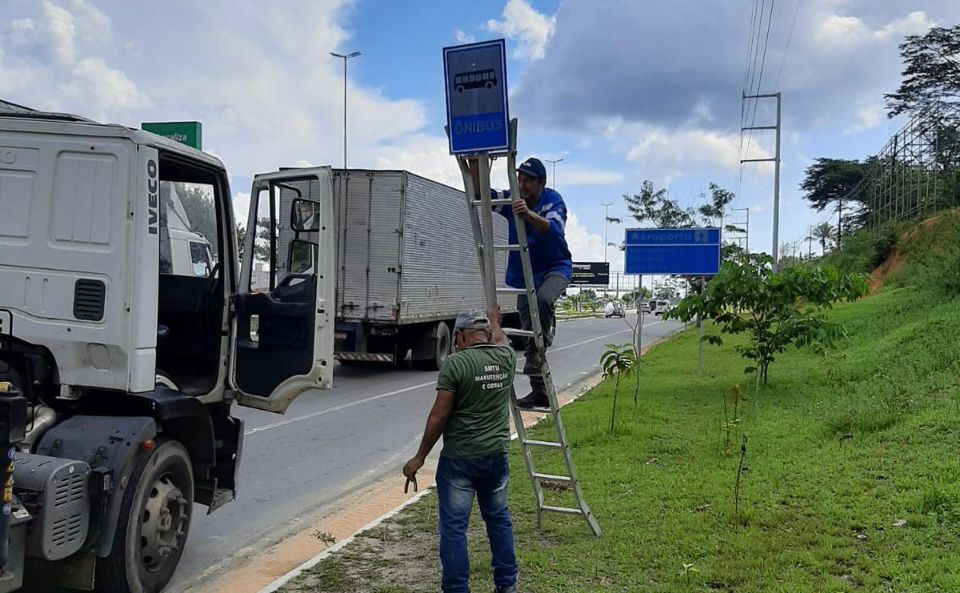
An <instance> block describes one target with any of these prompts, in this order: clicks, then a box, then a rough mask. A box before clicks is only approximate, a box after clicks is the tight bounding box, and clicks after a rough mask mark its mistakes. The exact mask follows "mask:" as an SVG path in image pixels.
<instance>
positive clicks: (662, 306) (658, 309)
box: [651, 300, 670, 315]
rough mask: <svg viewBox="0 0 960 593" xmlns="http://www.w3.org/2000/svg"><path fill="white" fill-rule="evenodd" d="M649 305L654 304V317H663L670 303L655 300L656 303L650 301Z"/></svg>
mask: <svg viewBox="0 0 960 593" xmlns="http://www.w3.org/2000/svg"><path fill="white" fill-rule="evenodd" d="M654 303H655V304H654ZM651 304H654V307H653V314H654V315H663V314H664V313H666V312H667V311H668V310H669V309H670V301H663V300H657V301H651Z"/></svg>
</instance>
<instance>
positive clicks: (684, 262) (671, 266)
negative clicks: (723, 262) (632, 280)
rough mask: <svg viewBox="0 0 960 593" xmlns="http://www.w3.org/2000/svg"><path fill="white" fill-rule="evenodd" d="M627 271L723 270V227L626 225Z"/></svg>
mask: <svg viewBox="0 0 960 593" xmlns="http://www.w3.org/2000/svg"><path fill="white" fill-rule="evenodd" d="M624 246H625V249H626V256H625V265H624V268H625V271H626V273H627V274H665V275H671V276H673V275H676V276H712V275H714V274H716V273H717V272H718V271H719V270H720V229H718V228H694V229H627V236H626V240H625V241H624Z"/></svg>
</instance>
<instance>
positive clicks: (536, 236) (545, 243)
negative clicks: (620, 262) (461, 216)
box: [490, 187, 573, 288]
mask: <svg viewBox="0 0 960 593" xmlns="http://www.w3.org/2000/svg"><path fill="white" fill-rule="evenodd" d="M490 191H491V193H492V194H493V198H494V199H503V198H509V197H510V192H509V190H508V191H504V192H499V193H498V192H496V191H495V190H490ZM494 210H495V211H496V212H498V213H499V214H500V215H502V216H503V217H504V218H506V219H507V224H508V225H509V227H510V243H513V244H516V243H517V242H518V239H517V225H516V220H515V218H514V216H513V208H512V207H511V206H509V205H506V206H498V207H495V208H494ZM531 211H533V212H534V213H536V214H538V215H540V216H541V217H543V218H545V219H546V220H547V221H548V222H549V223H550V230H548V231H547V232H546V233H545V234H540V233H539V232H538V231H537V230H536V228H534V226H533V225H532V224H530V223H529V222H527V223H525V224H526V226H527V245H528V246H529V249H530V266H531V267H532V268H533V282H534V284H536V286H540V285H541V284H543V280H544V278H546V277H547V275H548V274H551V273H553V274H560V275H562V276H563V277H564V278H566V279H567V281H569V280H571V279H572V278H573V261H572V260H571V258H570V249H569V248H567V239H566V237H565V236H564V227H565V226H566V224H567V206H566V204H564V203H563V197H562V196H561V195H560V194H559V192H556V191H554V190H552V189H550V188H549V187H545V188H543V191H542V192H541V193H540V198H539V199H538V200H537V203H536V204H535V205H534V207H533V208H531ZM506 284H507V286H512V287H513V288H524V282H523V268H522V267H521V264H520V254H519V253H518V252H516V251H511V252H510V257H509V259H508V260H507V278H506Z"/></svg>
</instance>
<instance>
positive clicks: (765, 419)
mask: <svg viewBox="0 0 960 593" xmlns="http://www.w3.org/2000/svg"><path fill="white" fill-rule="evenodd" d="M835 315H836V318H837V319H838V320H842V321H844V322H845V323H846V324H847V327H848V328H849V330H850V333H851V335H853V336H856V337H855V338H851V339H850V340H848V341H847V343H846V344H845V345H844V347H842V348H840V349H839V350H838V351H837V352H834V353H830V354H827V355H818V354H815V353H814V352H812V351H807V350H804V351H792V352H788V353H787V354H786V355H785V356H784V357H783V358H782V360H780V361H778V362H777V363H775V365H774V366H773V367H771V383H770V385H769V386H768V387H767V388H765V389H761V392H760V395H759V397H757V398H755V399H751V400H750V401H748V402H746V403H745V409H744V411H745V414H744V419H743V421H742V423H741V425H740V427H739V428H738V429H737V430H736V431H734V434H733V435H731V442H732V445H731V447H730V448H729V450H727V447H726V446H725V440H726V435H725V431H724V430H723V418H724V412H723V400H722V399H721V397H722V395H721V394H722V393H723V392H725V391H727V390H729V388H730V387H731V386H732V385H733V384H734V383H736V382H739V381H743V379H744V377H743V376H742V375H741V374H740V373H739V372H738V369H741V368H742V366H743V365H742V363H741V361H740V360H739V357H738V356H736V354H735V353H734V352H733V350H732V348H731V347H730V346H731V345H732V344H728V345H727V346H726V347H724V348H723V349H717V348H708V349H707V353H706V368H705V373H704V377H702V378H700V377H697V375H696V358H695V356H696V338H695V335H693V334H692V333H689V332H688V333H687V334H685V335H684V336H682V337H681V338H680V339H678V340H676V341H674V342H672V343H668V344H666V345H664V346H662V347H660V348H657V349H655V350H654V351H652V352H651V353H650V355H649V358H648V360H647V369H646V371H645V376H644V380H643V388H642V396H641V404H640V408H639V411H638V414H637V415H636V417H634V416H633V412H632V402H629V401H627V400H629V397H628V398H621V404H620V407H621V410H620V415H621V418H622V421H621V422H620V423H619V424H618V427H617V432H616V436H615V437H613V438H611V437H608V436H607V434H606V431H607V428H608V423H609V413H610V404H611V402H612V395H611V391H612V389H611V385H610V384H609V383H605V384H604V385H603V386H601V387H600V388H599V389H597V390H596V391H595V392H594V393H592V394H591V395H590V397H589V398H587V399H586V400H583V401H581V402H577V403H575V404H573V405H572V406H571V407H570V408H569V409H568V411H567V412H566V413H565V421H566V422H567V427H568V433H569V434H570V435H571V437H572V439H573V442H574V444H575V445H576V447H577V449H576V461H577V465H578V468H579V470H580V474H581V479H582V482H583V484H584V489H585V490H586V494H587V497H588V500H589V501H590V503H591V505H592V506H593V508H594V512H595V514H596V515H597V516H598V517H599V518H600V520H601V523H602V526H603V527H604V529H605V533H604V535H603V537H602V538H601V539H599V540H596V541H594V540H592V539H591V538H589V537H585V536H584V532H585V530H584V528H583V526H582V525H580V524H578V523H577V522H576V521H573V520H558V519H557V518H554V517H549V518H548V529H547V531H546V535H545V541H546V542H547V544H546V545H543V544H542V543H541V540H540V539H539V538H538V537H537V536H536V535H535V534H534V532H533V529H532V525H531V524H530V521H531V516H530V513H529V512H527V509H528V508H529V506H530V505H529V502H530V500H529V498H530V494H529V485H528V484H527V483H526V482H524V481H521V480H515V483H514V496H515V499H514V504H513V508H514V509H515V513H516V514H517V515H518V524H519V530H518V531H519V533H520V536H519V538H518V539H519V541H520V543H521V548H522V549H523V552H522V553H521V558H522V564H523V567H524V574H525V577H526V578H525V582H526V583H529V584H530V587H529V589H528V590H534V591H594V590H599V589H602V590H622V591H636V590H650V591H687V590H690V589H691V588H692V589H694V590H710V589H719V590H736V591H796V592H799V591H824V590H854V589H856V588H858V587H861V586H862V587H864V589H865V590H868V591H882V590H895V591H906V590H910V591H912V590H918V591H920V590H929V591H944V590H948V591H953V590H960V551H958V547H957V546H958V544H960V491H958V487H957V482H956V478H957V476H958V475H960V473H958V470H960V462H958V460H957V457H956V455H954V454H953V453H952V452H953V451H954V450H955V448H956V445H957V442H958V437H960V414H958V404H960V391H958V383H960V340H958V339H957V337H958V335H960V304H958V303H954V302H948V303H937V302H936V301H931V299H929V298H927V297H926V296H925V295H924V294H923V293H920V292H918V291H916V290H913V289H901V290H896V291H889V292H885V293H883V294H881V295H879V296H877V297H874V298H872V299H869V300H866V301H863V302H860V303H854V304H851V305H845V306H842V307H840V308H838V310H837V311H836V313H835ZM731 413H732V412H731ZM740 432H742V433H743V434H746V435H747V437H748V443H747V454H746V461H745V466H746V468H747V470H746V471H745V472H744V474H743V475H742V484H741V488H742V494H741V509H742V516H741V517H740V519H739V520H737V519H736V518H735V516H734V512H733V506H734V503H733V490H734V483H735V479H736V474H737V464H738V461H739V458H738V457H739V455H738V453H739V451H738V446H737V445H738V444H739V435H738V434H736V433H740ZM514 467H515V470H516V471H517V475H520V470H521V466H520V465H519V460H517V463H515V464H514ZM898 520H906V521H907V524H906V526H904V527H895V526H894V524H895V522H897V521H898ZM478 561H480V562H482V560H480V559H479V558H478ZM684 564H692V565H693V567H692V569H695V570H696V572H694V570H688V571H687V573H686V574H681V573H683V566H684ZM478 585H479V583H478Z"/></svg>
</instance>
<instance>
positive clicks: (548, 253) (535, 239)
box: [470, 158, 573, 408]
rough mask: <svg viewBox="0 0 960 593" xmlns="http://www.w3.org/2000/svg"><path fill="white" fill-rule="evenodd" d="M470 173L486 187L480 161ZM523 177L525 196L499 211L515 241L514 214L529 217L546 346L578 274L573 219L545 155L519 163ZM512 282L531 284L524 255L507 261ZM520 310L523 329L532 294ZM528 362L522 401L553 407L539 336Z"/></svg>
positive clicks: (520, 300) (504, 195)
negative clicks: (571, 243)
mask: <svg viewBox="0 0 960 593" xmlns="http://www.w3.org/2000/svg"><path fill="white" fill-rule="evenodd" d="M470 174H471V176H472V178H473V187H477V188H478V187H480V182H479V179H480V176H479V164H478V163H477V161H476V160H471V162H470ZM517 180H518V182H519V183H518V187H519V189H520V196H519V197H514V200H513V207H512V209H510V208H507V207H506V206H499V207H495V208H494V210H496V211H497V212H498V213H499V214H501V215H502V216H503V217H504V218H506V219H507V224H508V225H509V228H510V243H517V228H516V221H515V219H514V214H517V215H518V216H519V217H520V218H521V219H523V220H524V221H525V222H526V226H527V246H528V249H529V252H530V264H531V267H532V268H533V280H534V284H535V288H536V294H537V307H538V308H539V311H540V324H541V326H542V329H543V340H544V346H545V347H547V346H550V344H551V343H552V342H553V332H552V331H550V330H551V328H552V327H553V326H554V312H555V309H556V303H557V299H559V298H560V297H561V296H562V295H563V294H564V291H565V290H566V288H567V285H568V284H570V280H571V279H572V278H573V261H572V260H571V258H570V249H569V248H568V247H567V239H566V236H565V234H564V227H565V226H566V223H567V206H566V204H564V202H563V197H561V196H560V193H559V192H557V191H556V190H554V189H551V188H549V187H547V169H546V167H544V166H543V163H541V162H540V160H539V159H535V158H528V159H527V160H526V161H524V162H523V164H521V165H520V166H519V167H517ZM490 191H491V194H492V197H493V199H509V198H510V197H511V196H510V192H509V190H507V191H503V192H497V191H496V190H490ZM506 284H507V286H510V287H513V288H526V286H525V285H524V281H523V268H522V267H521V263H520V254H519V253H518V252H516V251H512V252H511V253H510V258H509V259H508V260H507V276H506ZM517 309H518V310H519V313H520V321H521V323H522V325H523V329H526V330H529V329H532V325H533V324H532V323H531V321H530V306H529V304H528V303H527V297H526V295H519V296H518V297H517ZM525 357H526V362H525V364H524V367H523V373H524V374H525V375H529V376H530V387H531V389H532V390H531V392H530V394H529V395H527V396H526V397H523V398H520V399H518V400H517V405H518V406H520V407H522V408H544V407H547V406H549V401H548V399H547V392H546V387H545V385H544V379H543V376H542V374H541V367H542V365H543V357H544V352H543V351H537V348H536V345H535V343H534V340H527V348H526V352H525Z"/></svg>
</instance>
